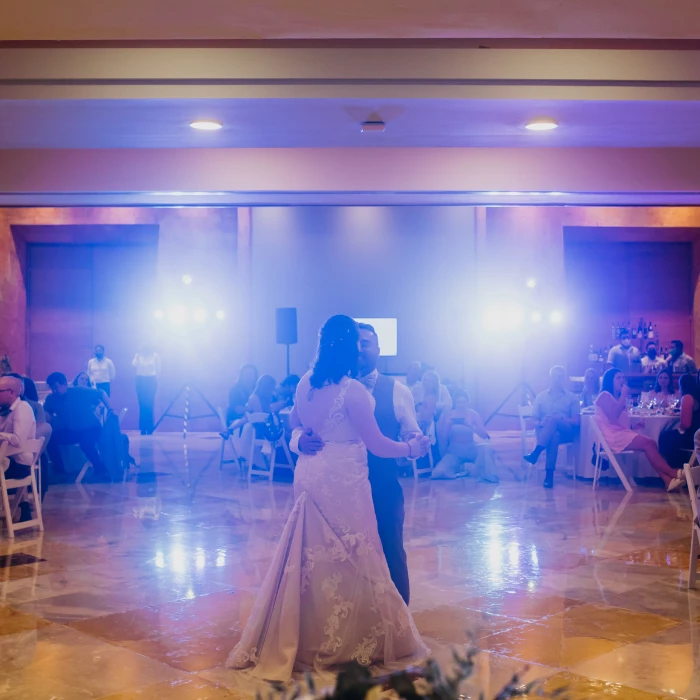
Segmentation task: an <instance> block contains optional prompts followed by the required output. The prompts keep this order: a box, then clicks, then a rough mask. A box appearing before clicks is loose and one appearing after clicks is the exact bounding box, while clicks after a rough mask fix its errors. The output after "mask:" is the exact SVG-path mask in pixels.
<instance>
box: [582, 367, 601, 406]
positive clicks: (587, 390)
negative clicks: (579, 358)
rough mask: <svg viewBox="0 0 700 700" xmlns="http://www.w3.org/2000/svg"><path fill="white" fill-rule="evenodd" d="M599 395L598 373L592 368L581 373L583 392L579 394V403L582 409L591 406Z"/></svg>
mask: <svg viewBox="0 0 700 700" xmlns="http://www.w3.org/2000/svg"><path fill="white" fill-rule="evenodd" d="M598 394H600V377H599V376H598V372H596V370H594V369H593V368H592V367H589V368H588V369H587V370H586V371H585V372H584V373H583V391H582V392H581V393H580V394H579V401H580V402H581V407H582V408H588V407H589V406H593V404H594V403H595V400H596V399H597V398H598Z"/></svg>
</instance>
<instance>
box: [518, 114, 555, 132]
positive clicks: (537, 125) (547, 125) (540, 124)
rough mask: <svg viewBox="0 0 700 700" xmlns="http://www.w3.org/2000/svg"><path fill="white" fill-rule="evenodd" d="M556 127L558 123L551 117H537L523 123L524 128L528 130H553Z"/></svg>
mask: <svg viewBox="0 0 700 700" xmlns="http://www.w3.org/2000/svg"><path fill="white" fill-rule="evenodd" d="M558 127H559V124H557V123H556V122H555V121H554V119H552V118H551V117H540V118H539V119H533V120H531V121H529V122H528V123H527V124H525V128H526V129H527V130H528V131H553V130H554V129H557V128H558Z"/></svg>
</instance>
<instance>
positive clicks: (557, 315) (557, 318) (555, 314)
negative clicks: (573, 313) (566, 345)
mask: <svg viewBox="0 0 700 700" xmlns="http://www.w3.org/2000/svg"><path fill="white" fill-rule="evenodd" d="M563 320H564V314H562V312H561V311H557V310H556V309H555V310H554V311H552V312H551V313H550V314H549V322H550V323H553V324H555V325H557V324H559V323H561V322H562V321H563Z"/></svg>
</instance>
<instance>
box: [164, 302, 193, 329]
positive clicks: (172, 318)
mask: <svg viewBox="0 0 700 700" xmlns="http://www.w3.org/2000/svg"><path fill="white" fill-rule="evenodd" d="M188 316H189V314H188V312H187V307H186V306H172V307H170V308H169V309H168V321H169V322H170V323H172V324H173V326H181V325H182V324H183V323H186V322H187V318H188Z"/></svg>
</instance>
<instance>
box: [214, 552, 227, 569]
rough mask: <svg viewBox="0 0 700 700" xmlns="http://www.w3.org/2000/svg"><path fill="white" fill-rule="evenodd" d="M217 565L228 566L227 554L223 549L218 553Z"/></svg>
mask: <svg viewBox="0 0 700 700" xmlns="http://www.w3.org/2000/svg"><path fill="white" fill-rule="evenodd" d="M216 565H217V566H226V552H224V550H223V549H220V550H218V551H217V553H216Z"/></svg>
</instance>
